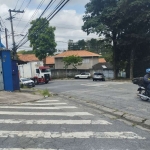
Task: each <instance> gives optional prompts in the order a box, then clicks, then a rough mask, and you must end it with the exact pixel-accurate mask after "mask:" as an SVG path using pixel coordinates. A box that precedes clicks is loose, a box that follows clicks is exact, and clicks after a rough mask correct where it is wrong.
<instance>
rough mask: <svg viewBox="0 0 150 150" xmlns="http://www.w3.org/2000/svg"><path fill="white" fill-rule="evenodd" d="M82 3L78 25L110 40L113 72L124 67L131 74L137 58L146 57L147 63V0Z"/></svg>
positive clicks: (149, 12)
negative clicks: (83, 5) (82, 9)
mask: <svg viewBox="0 0 150 150" xmlns="http://www.w3.org/2000/svg"><path fill="white" fill-rule="evenodd" d="M85 7H86V12H85V15H84V17H83V21H84V25H83V27H82V29H83V31H85V32H87V34H90V33H97V34H98V35H100V36H101V35H102V36H104V41H105V40H109V41H112V43H113V47H112V56H113V57H112V58H113V59H112V61H113V65H114V72H115V74H117V71H119V70H122V68H125V69H126V71H127V74H128V72H129V71H130V78H132V77H133V70H134V71H136V72H137V70H138V67H137V64H139V63H138V60H145V59H146V60H147V61H145V65H146V63H150V61H149V59H148V58H147V57H148V56H149V55H150V51H149V49H150V42H149V41H150V32H149V28H150V1H149V0H119V1H118V0H111V1H110V0H91V1H90V2H89V3H88V4H87V5H86V6H85ZM93 42H94V41H93ZM104 55H105V54H104ZM106 57H107V56H106ZM142 64H143V65H144V63H142ZM143 67H144V66H143ZM144 68H145V67H144ZM136 74H137V73H136ZM115 77H116V76H115Z"/></svg>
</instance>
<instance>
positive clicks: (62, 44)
mask: <svg viewBox="0 0 150 150" xmlns="http://www.w3.org/2000/svg"><path fill="white" fill-rule="evenodd" d="M30 1H31V2H30ZM49 1H50V0H0V17H1V18H2V20H3V22H2V21H1V18H0V21H1V24H2V25H3V28H5V26H6V28H7V29H8V35H9V34H11V28H10V21H9V20H6V19H7V18H8V17H9V12H8V10H9V9H16V10H18V9H20V10H24V11H25V12H24V13H23V14H16V15H15V13H12V14H13V15H15V16H14V17H15V18H14V19H13V24H14V32H15V42H16V43H17V42H18V41H20V40H21V39H22V37H21V36H20V34H22V35H25V34H26V33H27V31H28V29H29V28H30V24H29V22H30V21H31V20H34V19H36V18H37V17H39V16H40V14H41V12H42V11H43V10H44V8H45V7H46V6H47V4H48V3H49ZM89 1H90V0H70V2H69V3H68V4H67V5H66V6H65V7H64V8H63V10H61V11H60V12H59V13H58V14H57V15H56V16H55V17H54V18H53V19H52V20H51V21H50V25H51V26H55V27H56V31H55V40H56V43H57V49H60V50H65V49H67V42H68V40H69V39H71V40H74V41H77V40H81V39H85V40H87V39H90V38H97V35H94V34H91V35H89V36H87V34H86V33H85V32H83V31H82V30H81V26H82V25H83V21H82V17H83V15H84V12H85V5H86V4H87V3H88V2H89ZM41 2H43V4H42V6H41V7H40V9H38V10H37V8H38V6H39V4H40V3H41ZM59 2H60V0H56V1H55V3H54V4H53V5H52V6H51V8H50V9H49V10H48V11H47V12H46V14H45V15H44V16H43V17H46V16H48V14H49V13H50V12H51V11H52V10H54V8H55V6H56V5H57V4H58V3H59ZM1 38H2V43H3V44H4V45H5V34H4V32H2V33H1ZM8 42H9V44H8V45H9V48H11V47H12V37H11V36H9V38H8ZM20 49H26V50H28V49H29V42H28V43H26V44H25V45H24V46H23V47H21V48H20Z"/></svg>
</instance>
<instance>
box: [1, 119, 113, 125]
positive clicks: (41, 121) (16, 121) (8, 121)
mask: <svg viewBox="0 0 150 150" xmlns="http://www.w3.org/2000/svg"><path fill="white" fill-rule="evenodd" d="M0 123H4V124H6V123H7V124H16V123H21V124H61V125H62V124H71V125H78V124H80V125H82V124H92V125H94V124H95V125H96V124H103V125H110V124H112V123H110V122H108V121H105V120H25V119H0Z"/></svg>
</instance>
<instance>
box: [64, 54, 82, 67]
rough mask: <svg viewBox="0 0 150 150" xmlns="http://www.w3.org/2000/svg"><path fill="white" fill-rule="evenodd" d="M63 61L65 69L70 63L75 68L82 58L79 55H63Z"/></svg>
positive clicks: (80, 63)
mask: <svg viewBox="0 0 150 150" xmlns="http://www.w3.org/2000/svg"><path fill="white" fill-rule="evenodd" d="M63 62H64V64H65V67H64V68H65V69H67V68H68V66H70V65H72V66H73V68H74V69H77V66H80V65H82V58H81V57H80V56H75V55H71V56H68V57H64V58H63Z"/></svg>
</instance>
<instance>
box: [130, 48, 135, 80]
mask: <svg viewBox="0 0 150 150" xmlns="http://www.w3.org/2000/svg"><path fill="white" fill-rule="evenodd" d="M134 54H135V49H132V50H131V55H130V79H131V80H132V79H133V68H134Z"/></svg>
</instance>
